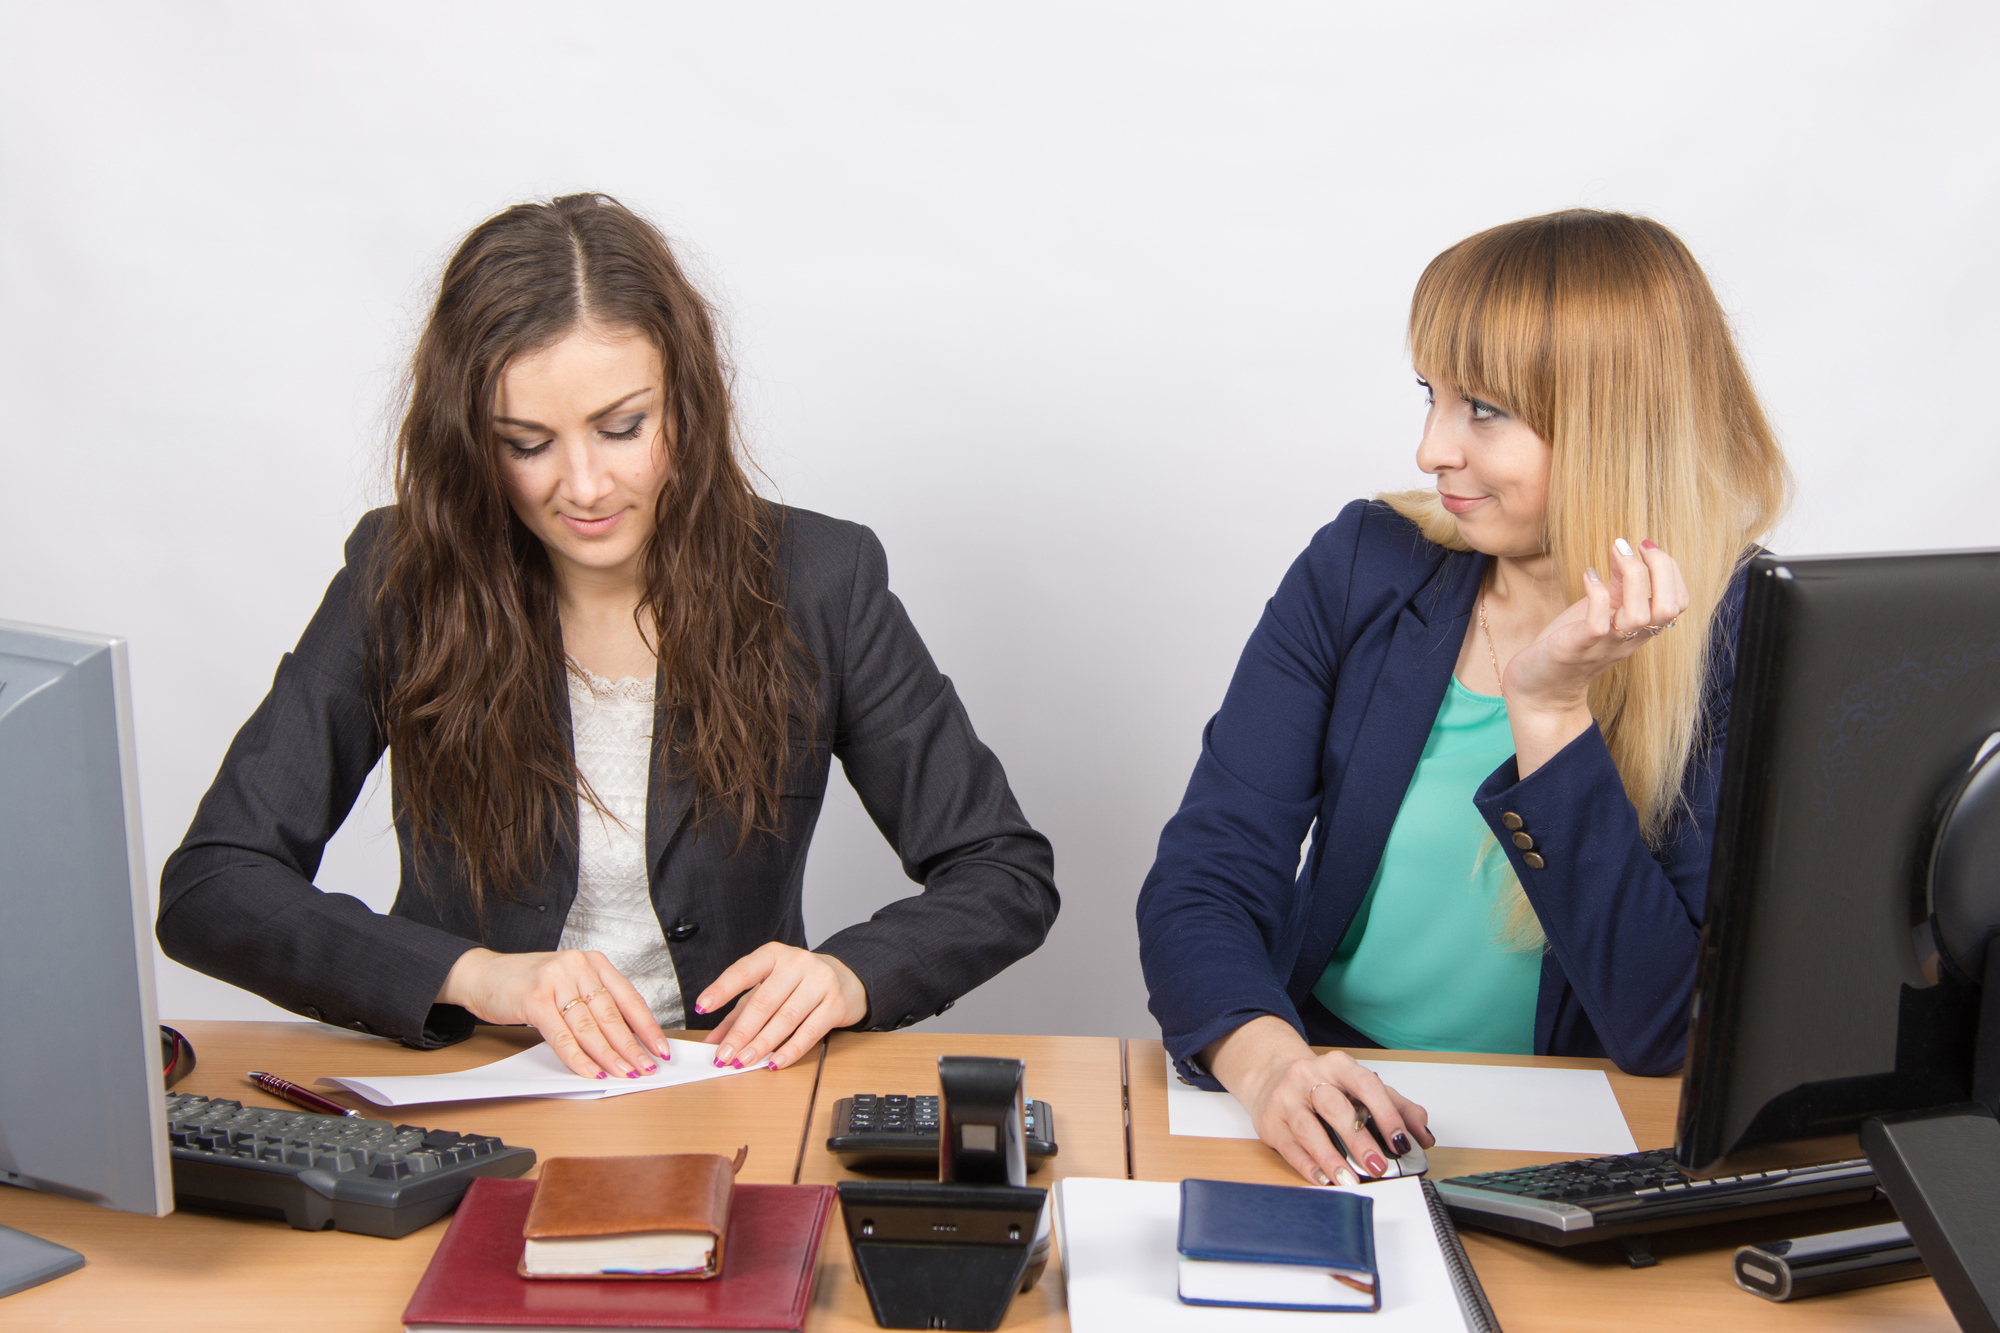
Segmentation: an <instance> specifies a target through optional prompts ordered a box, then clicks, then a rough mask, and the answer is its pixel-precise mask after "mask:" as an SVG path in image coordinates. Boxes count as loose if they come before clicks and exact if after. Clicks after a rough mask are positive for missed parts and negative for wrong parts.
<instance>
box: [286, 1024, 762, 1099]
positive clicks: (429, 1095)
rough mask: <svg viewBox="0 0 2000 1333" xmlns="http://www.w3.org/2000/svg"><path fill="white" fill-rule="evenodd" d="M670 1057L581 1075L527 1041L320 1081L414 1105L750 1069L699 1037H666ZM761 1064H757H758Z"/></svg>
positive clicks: (637, 1088)
mask: <svg viewBox="0 0 2000 1333" xmlns="http://www.w3.org/2000/svg"><path fill="white" fill-rule="evenodd" d="M667 1048H668V1049H669V1050H671V1051H672V1052H673V1058H672V1059H670V1060H666V1061H664V1062H662V1063H661V1065H660V1068H659V1072H657V1073H653V1074H642V1075H640V1076H639V1077H638V1078H615V1077H613V1078H585V1077H583V1076H582V1075H581V1074H573V1073H571V1072H570V1070H569V1067H568V1066H567V1065H565V1064H563V1062H562V1061H560V1060H558V1059H557V1058H556V1054H555V1052H554V1051H551V1050H550V1049H549V1047H548V1043H547V1042H542V1043H540V1044H539V1045H535V1046H530V1047H529V1048H528V1049H527V1050H525V1051H522V1052H521V1053H520V1054H518V1055H510V1056H508V1057H507V1058H506V1059H505V1060H496V1061H494V1062H493V1063H492V1064H490V1065H481V1066H480V1067H479V1068H477V1069H464V1070H460V1071H459V1072H458V1073H455V1074H415V1075H408V1076H397V1077H391V1078H323V1079H321V1080H319V1082H320V1084H321V1085H322V1086H325V1087H333V1088H346V1089H347V1090H348V1091H350V1092H353V1093H356V1094H358V1095H360V1096H362V1097H366V1098H367V1099H368V1100H369V1101H371V1102H374V1103H375V1104H376V1105H377V1106H414V1105H416V1104H418V1103H420V1102H478V1101H490V1100H492V1099H493V1098H496V1097H561V1098H565V1099H567V1100H571V1101H596V1100H597V1099H598V1098H600V1097H623V1096H625V1095H626V1094H627V1093H633V1092H651V1091H653V1090H654V1089H656V1088H676V1087H679V1086H680V1085H682V1084H683V1083H701V1082H705V1081H706V1080H708V1079H711V1078H727V1077H729V1076H730V1075H731V1074H748V1073H751V1072H753V1071H752V1070H750V1069H717V1068H716V1067H715V1047H713V1046H710V1045H707V1044H706V1043H704V1042H699V1041H681V1040H680V1039H678V1038H675V1037H669V1038H667ZM760 1067H761V1066H760Z"/></svg>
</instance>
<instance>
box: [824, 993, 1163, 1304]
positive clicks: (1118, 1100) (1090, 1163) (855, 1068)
mask: <svg viewBox="0 0 2000 1333" xmlns="http://www.w3.org/2000/svg"><path fill="white" fill-rule="evenodd" d="M940 1055H1000V1056H1012V1057H1014V1058H1016V1059H1020V1060H1025V1061H1027V1063H1028V1072H1027V1090H1028V1095H1029V1096H1030V1097H1033V1098H1036V1099H1038V1100H1040V1101H1045V1102H1047V1103H1048V1104H1049V1106H1050V1108H1051V1110H1053V1111H1054V1113H1055V1133H1056V1147H1057V1153H1056V1159H1055V1161H1054V1162H1053V1163H1052V1164H1051V1165H1049V1166H1046V1167H1044V1168H1043V1169H1042V1170H1040V1171H1037V1172H1035V1173H1034V1174H1032V1175H1030V1176H1029V1177H1028V1183H1029V1184H1030V1185H1040V1186H1044V1187H1046V1186H1048V1185H1049V1184H1051V1183H1053V1182H1055V1181H1057V1180H1060V1179H1062V1178H1063V1177H1064V1176H1113V1177H1119V1178H1122V1177H1124V1175H1125V1112H1124V1087H1123V1078H1122V1075H1121V1072H1120V1069H1119V1049H1118V1040H1117V1038H1115V1037H993V1036H952V1035H950V1034H945V1033H935V1032H839V1033H835V1034H834V1035H833V1037H831V1038H830V1039H829V1040H828V1041H827V1045H826V1058H825V1060H824V1062H823V1063H822V1065H821V1069H820V1079H819V1095H818V1096H817V1097H816V1098H815V1099H814V1105H813V1118H812V1128H811V1130H810V1131H809V1132H808V1133H807V1135H806V1142H805V1151H804V1154H803V1156H802V1157H801V1159H800V1171H799V1181H800V1183H802V1184H833V1183H835V1182H837V1181H841V1180H848V1179H856V1178H857V1177H856V1176H855V1175H854V1173H852V1172H850V1171H848V1170H846V1169H845V1168H844V1167H842V1166H841V1164H840V1161H839V1159H838V1158H836V1157H834V1156H833V1154H831V1153H829V1152H828V1151H827V1150H826V1140H827V1136H828V1135H829V1134H831V1133H832V1132H833V1104H834V1102H835V1101H837V1100H839V1099H840V1098H842V1097H851V1096H853V1095H854V1094H855V1093H857V1092H903V1093H910V1094H913V1095H914V1094H919V1093H923V1094H928V1093H933V1092H936V1091H937V1085H938V1083H937V1058H938V1057H939V1056H940ZM933 1178H935V1177H934V1176H933ZM875 1327H876V1324H875V1317H874V1315H873V1314H871V1313H870V1312H869V1309H868V1297H867V1295H866V1293H864V1292H863V1291H862V1289H861V1284H860V1283H859V1282H857V1281H855V1279H854V1270H853V1260H852V1259H851V1257H850V1253H849V1250H848V1247H847V1233H846V1231H845V1230H844V1229H843V1227H842V1225H841V1219H840V1214H839V1210H838V1208H836V1209H835V1212H834V1217H833V1221H832V1222H831V1223H830V1224H829V1226H828V1228H827V1235H826V1240H825V1242H824V1243H823V1245H822V1248H821V1250H820V1267H819V1284H818V1287H817V1289H816V1290H815V1291H814V1294H813V1313H812V1318H811V1320H810V1321H809V1323H808V1325H807V1328H808V1330H809V1333H832V1331H833V1330H839V1331H840V1333H863V1330H872V1329H874V1328H875ZM1000 1327H1001V1328H1003V1329H1007V1330H1036V1331H1037V1333H1043V1331H1045V1330H1046V1331H1047V1333H1065V1331H1066V1330H1067V1329H1068V1328H1069V1319H1068V1316H1067V1315H1066V1314H1065V1313H1064V1306H1063V1282H1062V1261H1061V1259H1060V1257H1059V1256H1056V1255H1055V1254H1054V1253H1053V1250H1052V1251H1051V1256H1050V1259H1049V1267H1048V1271H1047V1272H1045V1273H1043V1274H1042V1280H1041V1281H1040V1282H1038V1283H1036V1284H1035V1288H1034V1290H1033V1291H1030V1292H1029V1293H1027V1294H1026V1295H1025V1296H1020V1297H1017V1298H1016V1299H1015V1301H1014V1304H1013V1305H1012V1307H1010V1308H1009V1310H1008V1311H1007V1318H1006V1321H1005V1322H1003V1323H1002V1324H1001V1325H1000Z"/></svg>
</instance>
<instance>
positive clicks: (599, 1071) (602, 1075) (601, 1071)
mask: <svg viewBox="0 0 2000 1333" xmlns="http://www.w3.org/2000/svg"><path fill="white" fill-rule="evenodd" d="M597 1076H598V1077H599V1078H603V1077H604V1071H603V1070H602V1069H600V1070H598V1071H597Z"/></svg>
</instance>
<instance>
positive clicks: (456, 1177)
mask: <svg viewBox="0 0 2000 1333" xmlns="http://www.w3.org/2000/svg"><path fill="white" fill-rule="evenodd" d="M167 1139H168V1141H169V1142H170V1143H171V1144H172V1145H173V1157H174V1201H175V1203H176V1204H180V1205H185V1206H187V1207H190V1208H212V1209H218V1210H220V1211H223V1212H231V1213H248V1214H250V1215H252V1216H255V1217H276V1218H283V1219H284V1220H285V1221H287V1222H290V1223H291V1224H292V1225H293V1226H295V1227H297V1228H298V1229H299V1230H301V1231H324V1230H326V1229H327V1228H329V1227H331V1228H333V1229H335V1230H338V1231H359V1232H361V1233H362V1234H364V1235H369V1236H390V1237H394V1236H407V1235H408V1234H409V1233H410V1232H412V1231H415V1230H416V1229H417V1228H418V1227H420V1226H423V1225H425V1224H426V1223H429V1222H434V1221H436V1220H437V1219H438V1218H440V1217H443V1216H444V1215H445V1214H446V1213H448V1212H450V1211H451V1210H452V1209H453V1208H455V1207H457V1206H458V1201H459V1199H460V1198H461V1197H462V1196H463V1195H464V1194H465V1189H466V1186H468V1185H470V1184H471V1183H472V1182H473V1180H474V1179H476V1178H477V1177H479V1176H518V1175H520V1174H521V1173H522V1172H524V1171H526V1170H527V1169H528V1168H529V1167H531V1166H533V1165H534V1164H535V1153H534V1150H533V1149H532V1148H516V1147H512V1146H510V1145H508V1144H505V1143H502V1142H501V1141H500V1140H499V1139H496V1138H494V1137H493V1136H492V1135H490V1134H460V1133H457V1132H456V1131H454V1130H449V1129H422V1128H419V1127H418V1126H416V1125H392V1124H390V1123H389V1122H388V1121H386V1120H363V1119H359V1118H357V1117H354V1116H339V1115H315V1114H313V1113H312V1112H310V1111H290V1110H277V1109H273V1108H270V1107H262V1106H245V1105H243V1103H241V1102H232V1101H223V1100H220V1099H214V1098H208V1097H196V1096H193V1095H191V1094H189V1093H185V1092H170V1093H168V1094H167Z"/></svg>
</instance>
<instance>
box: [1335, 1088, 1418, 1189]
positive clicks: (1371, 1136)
mask: <svg viewBox="0 0 2000 1333" xmlns="http://www.w3.org/2000/svg"><path fill="white" fill-rule="evenodd" d="M1357 1109H1358V1110H1359V1111H1360V1113H1361V1126H1362V1128H1363V1129H1364V1130H1365V1131H1367V1132H1366V1135H1365V1137H1362V1136H1356V1142H1354V1143H1352V1144H1350V1143H1348V1141H1347V1140H1346V1139H1345V1138H1343V1137H1342V1136H1341V1133H1340V1131H1339V1130H1337V1129H1335V1128H1334V1127H1333V1126H1332V1125H1330V1124H1327V1119H1326V1117H1325V1116H1320V1117H1319V1122H1320V1124H1322V1125H1326V1133H1327V1137H1329V1138H1331V1139H1332V1140H1333V1146H1334V1147H1335V1148H1336V1149H1338V1150H1339V1152H1340V1155H1341V1156H1342V1157H1345V1158H1346V1159H1347V1165H1348V1166H1349V1167H1350V1168H1351V1169H1352V1170H1353V1172H1354V1175H1355V1178H1356V1179H1357V1180H1395V1179H1398V1178H1399V1177H1402V1176H1421V1175H1423V1174H1424V1173H1425V1172H1426V1171H1428V1170H1430V1169H1431V1163H1430V1159H1429V1158H1428V1157H1425V1156H1424V1150H1423V1149H1422V1148H1421V1147H1419V1146H1418V1144H1417V1142H1416V1140H1415V1139H1411V1140H1410V1150H1409V1151H1408V1152H1406V1153H1404V1154H1403V1155H1402V1156H1401V1157H1398V1156H1396V1154H1395V1153H1394V1152H1392V1151H1391V1150H1390V1148H1389V1145H1388V1144H1387V1143H1386V1142H1384V1141H1383V1139H1382V1132H1381V1131H1380V1130H1379V1129H1377V1128H1375V1117H1374V1116H1372V1115H1370V1114H1369V1113H1368V1108H1367V1107H1365V1106H1364V1107H1359V1108H1357ZM1314 1114H1316V1115H1317V1114H1318V1113H1317V1112H1315V1113H1314ZM1369 1148H1374V1149H1376V1150H1377V1151H1379V1152H1380V1153H1381V1154H1382V1160H1383V1161H1385V1162H1387V1163H1388V1164H1389V1169H1388V1171H1387V1172H1385V1173H1384V1174H1382V1175H1379V1176H1378V1175H1376V1174H1375V1173H1374V1172H1373V1171H1370V1170H1369V1169H1368V1168H1367V1166H1365V1165H1364V1164H1363V1163H1362V1161H1361V1157H1362V1154H1364V1153H1366V1152H1367V1151H1368V1149H1369Z"/></svg>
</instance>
